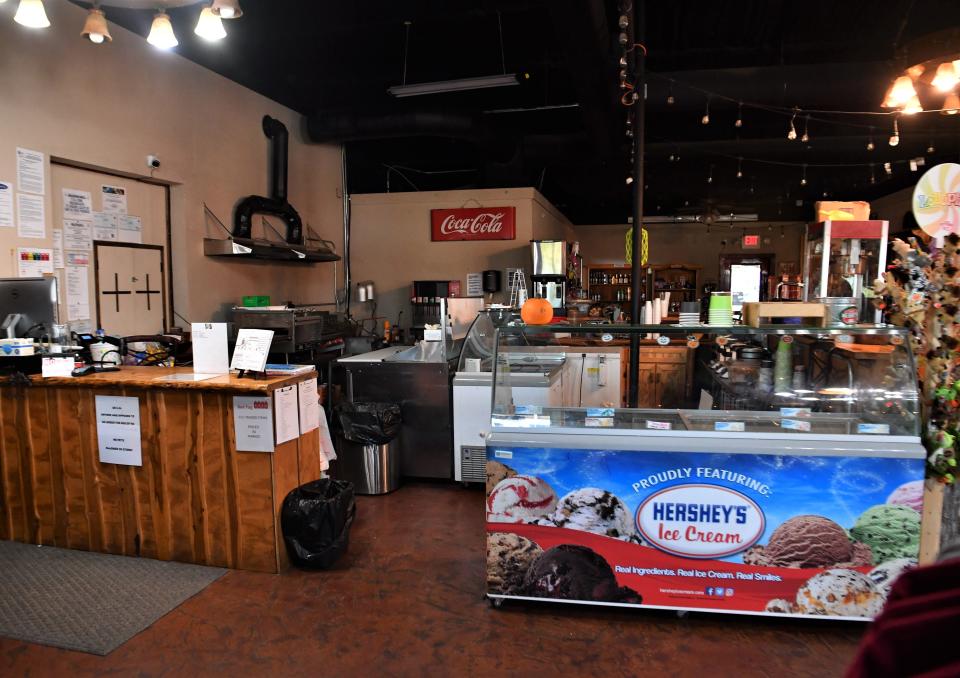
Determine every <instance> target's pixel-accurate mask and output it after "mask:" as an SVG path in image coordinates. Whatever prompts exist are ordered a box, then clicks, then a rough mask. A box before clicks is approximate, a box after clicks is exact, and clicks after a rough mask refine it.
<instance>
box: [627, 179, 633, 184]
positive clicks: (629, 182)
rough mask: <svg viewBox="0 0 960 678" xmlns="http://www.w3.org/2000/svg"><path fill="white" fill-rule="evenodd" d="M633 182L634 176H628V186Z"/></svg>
mask: <svg viewBox="0 0 960 678" xmlns="http://www.w3.org/2000/svg"><path fill="white" fill-rule="evenodd" d="M632 183H633V177H627V186H629V185H630V184H632Z"/></svg>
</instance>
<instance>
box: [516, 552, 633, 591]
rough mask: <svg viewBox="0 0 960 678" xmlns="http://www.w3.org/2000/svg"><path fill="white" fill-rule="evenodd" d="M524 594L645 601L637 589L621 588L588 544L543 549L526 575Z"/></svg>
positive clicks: (607, 567)
mask: <svg viewBox="0 0 960 678" xmlns="http://www.w3.org/2000/svg"><path fill="white" fill-rule="evenodd" d="M523 588H524V593H525V594H526V595H528V596H533V597H537V598H559V599H562V600H592V601H597V602H608V603H614V602H616V603H637V604H639V603H640V602H642V600H641V597H640V594H639V593H637V592H636V591H634V590H632V589H629V588H626V587H621V586H619V585H618V584H617V578H616V576H614V574H613V570H612V569H611V568H610V565H609V564H607V561H606V560H604V559H603V556H601V555H599V554H598V553H596V552H595V551H593V550H592V549H589V548H587V547H586V546H579V545H575V544H560V545H559V546H554V547H553V548H551V549H548V550H546V551H544V552H543V555H541V556H540V557H539V558H537V559H536V560H535V561H534V563H533V565H531V566H530V569H529V570H527V574H526V577H525V578H524V587H523Z"/></svg>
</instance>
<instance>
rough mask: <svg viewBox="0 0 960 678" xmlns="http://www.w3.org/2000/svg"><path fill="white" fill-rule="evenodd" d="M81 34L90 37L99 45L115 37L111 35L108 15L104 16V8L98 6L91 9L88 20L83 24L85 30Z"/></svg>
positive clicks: (91, 40)
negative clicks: (100, 8)
mask: <svg viewBox="0 0 960 678" xmlns="http://www.w3.org/2000/svg"><path fill="white" fill-rule="evenodd" d="M80 35H82V36H83V37H85V38H87V39H89V40H90V42H92V43H94V44H95V45H99V44H101V43H102V42H104V41H107V42H110V41H111V40H113V38H112V37H110V29H109V28H107V18H106V16H104V14H103V11H102V10H99V9H96V8H93V9H91V10H90V13H89V14H88V15H87V21H86V23H85V24H83V31H82V32H81V33H80Z"/></svg>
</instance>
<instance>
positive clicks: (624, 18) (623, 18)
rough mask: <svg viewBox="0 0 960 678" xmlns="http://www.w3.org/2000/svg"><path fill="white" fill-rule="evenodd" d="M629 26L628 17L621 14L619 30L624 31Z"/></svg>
mask: <svg viewBox="0 0 960 678" xmlns="http://www.w3.org/2000/svg"><path fill="white" fill-rule="evenodd" d="M629 25H630V17H628V16H627V15H626V14H621V15H620V28H622V29H624V30H626V28H627V26H629Z"/></svg>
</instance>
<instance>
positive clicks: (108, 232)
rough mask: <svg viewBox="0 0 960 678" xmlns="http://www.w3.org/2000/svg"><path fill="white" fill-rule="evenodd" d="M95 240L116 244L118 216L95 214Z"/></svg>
mask: <svg viewBox="0 0 960 678" xmlns="http://www.w3.org/2000/svg"><path fill="white" fill-rule="evenodd" d="M93 239H94V240H105V241H107V242H116V240H117V215H116V214H109V213H107V212H94V213H93Z"/></svg>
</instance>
